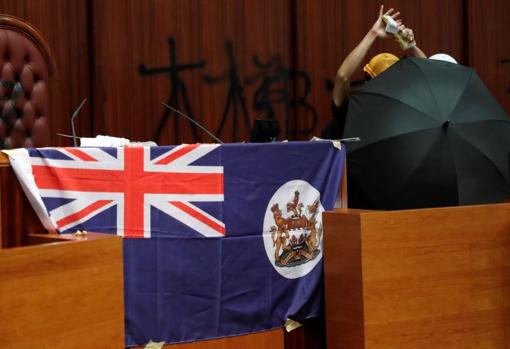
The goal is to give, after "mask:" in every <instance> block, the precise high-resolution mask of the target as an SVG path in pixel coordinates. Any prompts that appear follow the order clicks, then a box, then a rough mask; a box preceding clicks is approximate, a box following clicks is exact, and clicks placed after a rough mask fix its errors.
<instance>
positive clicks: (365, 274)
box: [324, 204, 510, 349]
mask: <svg viewBox="0 0 510 349" xmlns="http://www.w3.org/2000/svg"><path fill="white" fill-rule="evenodd" d="M324 227H325V229H324V230H325V233H324V234H325V236H324V244H325V247H324V251H325V254H324V258H325V294H326V333H327V345H328V346H327V347H328V349H335V348H342V349H362V348H363V349H380V348H381V349H382V348H385V349H386V348H396V349H398V348H406V349H410V348H427V349H429V348H434V349H438V348H463V349H466V348H477V349H478V348H509V347H510V204H497V205H483V206H464V207H449V208H435V209H422V210H405V211H363V210H352V209H339V210H336V211H333V212H329V213H325V214H324Z"/></svg>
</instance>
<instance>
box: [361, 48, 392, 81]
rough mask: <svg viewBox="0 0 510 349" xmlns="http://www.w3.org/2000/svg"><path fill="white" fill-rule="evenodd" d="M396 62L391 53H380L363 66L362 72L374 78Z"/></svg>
mask: <svg viewBox="0 0 510 349" xmlns="http://www.w3.org/2000/svg"><path fill="white" fill-rule="evenodd" d="M397 61H398V57H397V56H395V55H392V54H391V53H380V54H378V55H377V56H374V57H373V58H372V59H371V60H370V62H368V64H367V65H365V67H364V68H363V70H364V71H365V72H366V73H367V74H368V75H370V76H371V77H372V78H375V77H376V76H377V75H379V74H381V73H382V72H383V71H385V70H386V69H388V68H389V67H391V66H392V65H393V64H395V63H396V62H397Z"/></svg>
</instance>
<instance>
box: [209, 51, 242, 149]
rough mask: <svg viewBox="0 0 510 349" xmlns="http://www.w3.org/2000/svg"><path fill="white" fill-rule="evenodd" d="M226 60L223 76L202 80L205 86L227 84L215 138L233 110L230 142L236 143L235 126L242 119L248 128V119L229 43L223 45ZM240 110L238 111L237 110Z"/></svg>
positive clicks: (219, 135) (218, 135)
mask: <svg viewBox="0 0 510 349" xmlns="http://www.w3.org/2000/svg"><path fill="white" fill-rule="evenodd" d="M225 49H226V51H227V58H228V66H229V68H228V71H227V72H226V73H224V74H223V75H220V76H217V77H213V76H210V75H206V76H205V77H204V80H205V82H206V83H207V84H215V83H218V82H223V81H227V82H228V95H227V100H226V102H225V108H224V109H223V115H222V117H221V121H220V126H219V127H218V129H217V130H216V137H219V138H221V132H222V131H223V128H224V127H225V123H226V121H227V118H228V115H229V112H230V109H231V108H232V110H233V115H232V118H233V120H232V141H234V142H235V141H237V124H238V120H239V119H240V118H242V121H244V124H245V126H246V127H247V128H248V129H249V128H250V118H249V115H248V110H247V108H246V98H245V96H244V88H243V84H242V83H241V79H240V77H239V72H238V67H237V63H236V60H235V56H234V48H233V46H232V43H231V42H230V41H227V43H226V44H225ZM239 109H240V110H239Z"/></svg>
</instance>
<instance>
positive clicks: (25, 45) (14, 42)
mask: <svg viewBox="0 0 510 349" xmlns="http://www.w3.org/2000/svg"><path fill="white" fill-rule="evenodd" d="M0 57H3V60H2V62H1V63H0V72H1V73H0V96H1V97H2V99H1V100H0V117H1V122H0V148H18V147H43V146H48V145H50V144H49V139H50V137H49V126H48V112H49V111H48V104H49V78H50V76H51V74H52V72H53V71H54V66H53V60H52V57H51V53H50V50H49V46H48V44H47V43H46V41H45V40H44V39H43V37H42V35H41V34H40V33H39V32H38V31H37V29H35V28H34V27H33V26H32V25H30V24H29V23H27V22H25V21H23V20H22V19H20V18H17V17H14V16H9V15H0Z"/></svg>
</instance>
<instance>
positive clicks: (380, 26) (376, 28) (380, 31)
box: [370, 5, 402, 39]
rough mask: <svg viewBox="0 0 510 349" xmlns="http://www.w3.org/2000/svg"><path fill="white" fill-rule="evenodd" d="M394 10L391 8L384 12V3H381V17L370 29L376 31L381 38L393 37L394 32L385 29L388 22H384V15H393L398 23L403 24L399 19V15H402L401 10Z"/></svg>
mask: <svg viewBox="0 0 510 349" xmlns="http://www.w3.org/2000/svg"><path fill="white" fill-rule="evenodd" d="M393 11H394V10H393V9H392V8H390V9H389V10H388V11H386V12H384V5H381V8H380V9H379V18H378V19H377V21H376V22H375V23H374V25H373V26H372V29H370V31H371V32H372V33H374V34H375V35H376V36H377V37H378V38H381V39H387V38H390V37H392V34H389V33H386V31H385V30H384V29H385V28H386V24H384V21H383V19H382V16H386V15H387V16H391V17H392V18H393V19H394V20H395V21H396V22H397V24H398V25H401V24H402V21H401V20H400V19H397V17H398V16H399V15H400V12H398V11H397V12H393Z"/></svg>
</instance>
